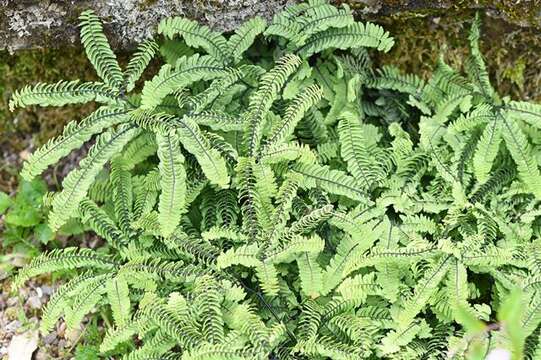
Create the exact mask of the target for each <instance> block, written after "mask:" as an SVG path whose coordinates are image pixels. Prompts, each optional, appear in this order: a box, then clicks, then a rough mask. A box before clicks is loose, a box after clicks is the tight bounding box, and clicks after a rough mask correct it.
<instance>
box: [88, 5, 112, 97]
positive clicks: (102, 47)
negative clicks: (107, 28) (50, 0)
mask: <svg viewBox="0 0 541 360" xmlns="http://www.w3.org/2000/svg"><path fill="white" fill-rule="evenodd" d="M79 20H80V21H81V24H80V26H81V43H82V44H83V47H84V48H85V51H86V55H87V57H88V59H89V60H90V62H91V63H92V65H93V66H94V68H95V69H96V72H97V73H98V76H99V77H100V78H102V79H103V81H104V82H105V83H106V84H107V85H109V86H111V87H113V88H115V89H120V87H121V86H122V71H121V70H120V66H119V65H118V62H117V60H116V56H115V54H114V53H113V51H112V50H111V47H110V46H109V42H108V41H107V38H106V37H105V35H104V34H103V28H102V25H101V21H100V19H99V18H98V17H97V16H96V14H94V12H93V11H92V10H86V11H83V12H82V13H81V16H80V17H79Z"/></svg>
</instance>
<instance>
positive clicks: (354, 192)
mask: <svg viewBox="0 0 541 360" xmlns="http://www.w3.org/2000/svg"><path fill="white" fill-rule="evenodd" d="M293 171H294V172H295V173H298V174H301V175H303V183H302V186H303V187H305V188H309V189H310V188H313V187H320V188H322V189H324V190H325V191H328V192H330V193H331V194H336V195H341V196H345V197H348V198H350V199H352V200H356V201H361V202H366V201H367V198H366V193H365V192H364V191H362V190H361V189H362V187H361V186H360V185H359V184H358V183H357V181H356V180H355V179H354V178H352V177H351V176H349V175H347V174H346V173H345V172H343V171H340V170H331V169H330V168H329V167H328V166H320V165H315V164H314V165H310V164H298V165H295V166H294V167H293Z"/></svg>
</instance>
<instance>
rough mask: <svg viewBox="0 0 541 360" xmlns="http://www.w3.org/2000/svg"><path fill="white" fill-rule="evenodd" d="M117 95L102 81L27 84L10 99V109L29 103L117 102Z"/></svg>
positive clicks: (51, 104)
mask: <svg viewBox="0 0 541 360" xmlns="http://www.w3.org/2000/svg"><path fill="white" fill-rule="evenodd" d="M116 97H117V94H116V92H115V91H113V89H111V88H110V87H109V86H108V85H105V84H102V83H96V82H84V83H81V82H79V80H72V81H66V80H60V81H59V82H56V83H54V84H43V83H38V84H36V85H34V86H31V85H27V86H25V87H24V88H22V89H19V90H17V91H15V92H14V93H13V95H12V96H11V99H10V100H9V109H10V110H11V111H13V110H15V108H17V107H25V106H28V105H39V106H64V105H68V104H80V103H86V102H89V101H97V102H102V103H115V102H116Z"/></svg>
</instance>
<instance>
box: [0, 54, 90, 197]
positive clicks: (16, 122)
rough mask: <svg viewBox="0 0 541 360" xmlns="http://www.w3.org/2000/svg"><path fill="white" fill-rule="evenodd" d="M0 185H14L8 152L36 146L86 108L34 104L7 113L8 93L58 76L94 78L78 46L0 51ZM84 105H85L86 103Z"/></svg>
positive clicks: (13, 167) (4, 187)
mask: <svg viewBox="0 0 541 360" xmlns="http://www.w3.org/2000/svg"><path fill="white" fill-rule="evenodd" d="M0 74H2V77H1V78H0V94H2V96H1V97H0V134H1V136H0V154H5V156H4V157H2V158H0V189H1V190H3V191H10V190H12V189H13V188H14V187H15V186H16V179H15V175H16V174H17V172H18V167H17V165H18V164H17V163H16V162H14V161H13V159H9V157H8V155H9V154H19V155H22V156H19V157H24V153H23V154H21V152H23V151H24V150H25V149H27V148H28V147H29V146H38V145H40V144H42V143H43V142H44V141H46V140H47V139H49V138H51V137H52V136H55V135H57V134H58V133H59V132H60V131H61V129H62V127H63V126H64V125H65V124H66V122H67V121H69V120H71V119H79V118H81V117H82V116H83V115H82V114H84V113H87V111H88V110H90V109H85V108H81V107H79V108H77V107H66V108H48V109H45V108H37V107H33V108H30V109H17V110H16V111H15V112H13V113H11V112H10V111H9V109H8V102H9V98H10V96H11V94H12V93H13V91H15V90H16V89H19V88H21V87H23V86H25V85H27V84H33V83H37V82H55V81H58V80H61V79H78V78H81V79H85V80H95V79H96V76H95V74H94V72H93V70H92V69H91V65H90V64H89V63H88V62H87V60H86V57H85V55H84V52H82V51H81V49H80V48H66V49H56V50H25V51H19V52H17V53H15V54H13V55H11V54H9V53H8V52H7V51H2V52H0ZM86 108H89V107H88V106H86Z"/></svg>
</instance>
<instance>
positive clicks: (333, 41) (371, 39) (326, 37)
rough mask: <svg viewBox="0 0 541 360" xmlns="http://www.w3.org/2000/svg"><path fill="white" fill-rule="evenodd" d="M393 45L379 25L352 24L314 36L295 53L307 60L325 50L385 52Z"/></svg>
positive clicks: (392, 41) (391, 39)
mask: <svg viewBox="0 0 541 360" xmlns="http://www.w3.org/2000/svg"><path fill="white" fill-rule="evenodd" d="M393 45H394V40H393V38H392V37H390V36H389V33H388V32H386V31H385V30H383V28H382V27H381V26H379V25H375V24H372V23H366V24H363V23H354V24H352V25H349V26H347V27H344V28H340V29H328V30H325V31H322V32H320V33H317V34H314V35H313V36H311V37H310V38H308V39H307V40H306V42H305V43H304V44H303V45H302V46H301V47H299V48H298V49H297V50H296V53H297V54H298V55H299V56H301V57H303V58H307V57H310V56H311V55H313V54H315V53H319V52H321V51H323V50H325V49H329V48H336V49H342V50H345V49H350V48H358V47H373V48H376V49H378V50H380V51H383V52H387V51H389V50H390V49H391V47H392V46H393Z"/></svg>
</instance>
